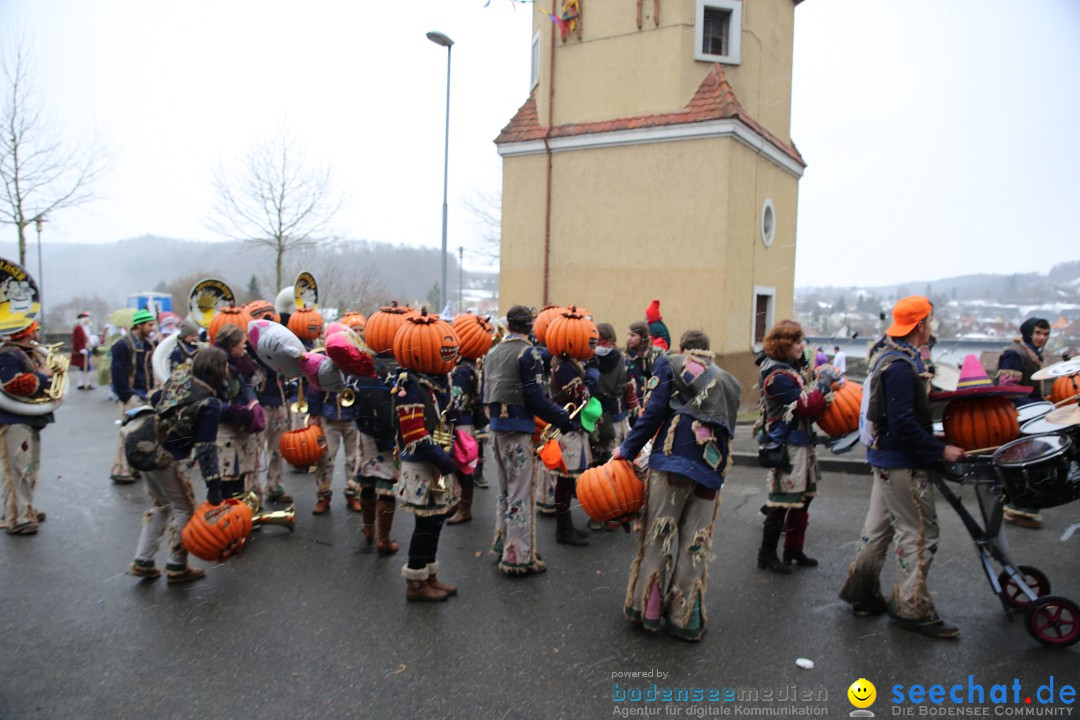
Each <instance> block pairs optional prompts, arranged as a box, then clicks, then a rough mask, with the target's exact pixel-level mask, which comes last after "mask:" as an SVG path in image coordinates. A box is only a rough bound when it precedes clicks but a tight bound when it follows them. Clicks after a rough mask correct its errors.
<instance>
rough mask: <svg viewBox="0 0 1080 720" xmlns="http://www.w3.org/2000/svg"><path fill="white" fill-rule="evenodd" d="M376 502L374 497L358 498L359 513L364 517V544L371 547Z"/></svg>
mask: <svg viewBox="0 0 1080 720" xmlns="http://www.w3.org/2000/svg"><path fill="white" fill-rule="evenodd" d="M376 503H377V501H376V499H375V496H374V495H372V496H371V497H364V496H363V495H361V496H360V511H361V512H362V513H363V517H364V530H363V533H364V543H365V544H366V545H371V544H372V543H373V542H375V505H376Z"/></svg>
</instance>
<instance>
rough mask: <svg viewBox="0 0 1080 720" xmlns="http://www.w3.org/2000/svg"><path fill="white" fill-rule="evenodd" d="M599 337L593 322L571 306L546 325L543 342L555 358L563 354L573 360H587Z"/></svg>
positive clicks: (591, 354)
mask: <svg viewBox="0 0 1080 720" xmlns="http://www.w3.org/2000/svg"><path fill="white" fill-rule="evenodd" d="M599 336H600V335H599V333H597V331H596V325H594V324H593V321H592V320H589V319H588V318H586V317H585V316H584V315H582V314H581V313H579V312H578V309H577V308H576V307H574V306H573V305H571V306H570V307H568V308H564V309H563V311H562V312H560V313H559V315H558V317H556V318H555V319H554V320H552V321H551V324H549V325H548V328H547V331H546V333H545V337H546V340H545V342H546V343H547V347H548V350H550V351H551V354H552V355H555V356H556V357H558V356H560V355H563V354H565V355H567V356H569V357H572V358H574V359H575V360H588V359H589V358H591V357H592V356H593V353H594V351H595V349H596V340H597V338H598V337H599Z"/></svg>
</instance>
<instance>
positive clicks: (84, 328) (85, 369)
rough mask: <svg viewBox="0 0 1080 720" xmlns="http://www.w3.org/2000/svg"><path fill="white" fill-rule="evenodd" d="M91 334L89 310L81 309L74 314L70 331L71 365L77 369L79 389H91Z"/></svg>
mask: <svg viewBox="0 0 1080 720" xmlns="http://www.w3.org/2000/svg"><path fill="white" fill-rule="evenodd" d="M92 338H93V335H92V333H91V332H90V311H89V310H83V311H82V312H81V313H79V314H78V315H77V316H76V319H75V329H74V330H72V332H71V367H73V368H78V369H79V389H80V390H93V389H94V386H93V385H92V384H91V383H90V371H91V370H92V368H91V367H90V365H91V361H90V358H91V356H92V355H93V352H94V343H93V341H92Z"/></svg>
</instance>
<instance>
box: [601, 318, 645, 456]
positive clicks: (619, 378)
mask: <svg viewBox="0 0 1080 720" xmlns="http://www.w3.org/2000/svg"><path fill="white" fill-rule="evenodd" d="M596 331H597V334H598V335H599V338H598V339H597V342H596V364H597V370H598V371H599V374H600V377H599V380H598V381H597V386H596V398H597V399H598V400H599V401H600V405H601V407H602V408H603V410H604V413H603V415H601V417H600V422H599V423H597V427H596V444H595V447H594V453H593V454H594V455H595V456H596V461H597V462H607V460H608V458H610V457H611V453H612V451H613V450H614V449H615V448H617V447H618V446H619V445H621V444H622V441H623V439H624V438H625V437H626V433H628V432H629V431H630V424H629V422H628V420H627V419H628V418H629V416H630V412H631V411H632V410H635V409H636V408H637V404H638V396H637V388H636V386H635V385H634V382H633V381H632V380H631V379H630V361H629V360H627V358H626V356H625V355H623V353H622V351H621V350H619V346H618V345H617V344H616V343H617V341H616V338H615V328H614V327H613V326H612V325H611V324H610V323H600V324H599V325H597V326H596Z"/></svg>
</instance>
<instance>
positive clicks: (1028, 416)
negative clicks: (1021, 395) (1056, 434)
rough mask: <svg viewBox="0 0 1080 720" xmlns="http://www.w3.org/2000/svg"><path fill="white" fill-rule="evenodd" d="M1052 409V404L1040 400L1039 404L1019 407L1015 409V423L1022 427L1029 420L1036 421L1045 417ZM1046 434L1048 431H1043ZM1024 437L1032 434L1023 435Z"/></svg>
mask: <svg viewBox="0 0 1080 720" xmlns="http://www.w3.org/2000/svg"><path fill="white" fill-rule="evenodd" d="M1053 409H1054V403H1052V402H1047V401H1045V400H1040V401H1039V402H1033V403H1028V404H1027V405H1021V406H1020V407H1018V408H1016V414H1017V418H1016V421H1017V422H1019V423H1020V424H1021V425H1023V424H1024V423H1026V422H1029V421H1031V420H1038V419H1039V418H1041V417H1045V416H1046V415H1047V414H1048V413H1049V412H1050V411H1051V410H1053ZM1044 432H1048V431H1044ZM1024 434H1025V435H1028V434H1034V433H1024Z"/></svg>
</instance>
